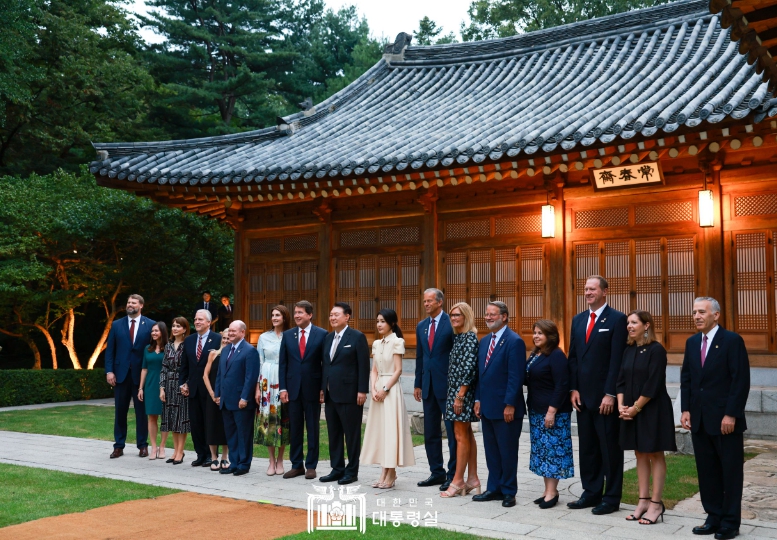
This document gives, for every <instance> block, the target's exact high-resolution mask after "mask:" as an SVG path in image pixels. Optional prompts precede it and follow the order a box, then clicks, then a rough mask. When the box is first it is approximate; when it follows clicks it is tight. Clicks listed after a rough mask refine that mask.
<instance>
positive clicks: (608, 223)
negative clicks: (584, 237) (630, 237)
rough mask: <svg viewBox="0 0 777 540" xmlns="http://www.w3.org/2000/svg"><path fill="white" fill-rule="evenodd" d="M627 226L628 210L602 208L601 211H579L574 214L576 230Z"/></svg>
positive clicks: (623, 208) (625, 208) (624, 208)
mask: <svg viewBox="0 0 777 540" xmlns="http://www.w3.org/2000/svg"><path fill="white" fill-rule="evenodd" d="M628 224H629V209H628V208H627V207H622V208H603V209H601V210H581V211H580V212H575V228H576V229H596V228H599V227H626V226H628Z"/></svg>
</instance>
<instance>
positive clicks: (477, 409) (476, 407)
mask: <svg viewBox="0 0 777 540" xmlns="http://www.w3.org/2000/svg"><path fill="white" fill-rule="evenodd" d="M474 409H475V416H477V417H478V418H480V402H479V401H476V402H475V407H474Z"/></svg>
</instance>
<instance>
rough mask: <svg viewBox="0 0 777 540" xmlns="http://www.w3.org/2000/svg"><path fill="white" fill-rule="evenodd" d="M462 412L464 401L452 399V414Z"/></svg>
mask: <svg viewBox="0 0 777 540" xmlns="http://www.w3.org/2000/svg"><path fill="white" fill-rule="evenodd" d="M463 410H464V400H460V399H454V400H453V412H454V413H455V414H461V412H462V411H463Z"/></svg>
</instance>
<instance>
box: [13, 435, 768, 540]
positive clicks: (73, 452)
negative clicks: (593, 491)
mask: <svg viewBox="0 0 777 540" xmlns="http://www.w3.org/2000/svg"><path fill="white" fill-rule="evenodd" d="M476 438H477V440H478V445H479V446H478V448H479V463H480V467H479V469H480V471H481V473H482V477H481V480H482V481H483V484H485V479H486V473H487V471H486V470H485V459H484V457H483V450H482V439H481V435H480V434H477V435H476ZM573 443H574V446H575V449H576V448H577V439H576V438H575V439H574V441H573ZM127 448H128V453H127V454H126V455H125V456H124V457H122V458H120V459H116V460H110V459H108V455H109V454H110V452H111V449H112V443H110V442H107V441H96V440H89V439H77V438H71V437H57V436H50V435H34V434H26V433H16V432H7V431H0V456H2V457H0V462H2V463H9V464H14V465H20V466H22V465H23V466H33V467H41V468H46V469H53V470H60V471H66V472H72V473H78V474H87V475H93V476H100V477H106V478H114V479H117V480H128V481H132V482H138V483H142V484H151V485H158V486H165V487H170V488H177V489H181V490H186V491H192V492H197V493H206V494H212V495H221V496H225V497H231V498H236V499H246V500H253V501H263V502H269V503H273V504H279V505H283V506H289V507H294V508H306V507H307V497H308V494H312V493H314V490H313V488H312V484H315V485H318V486H324V485H327V484H322V483H321V482H319V481H318V480H317V479H316V480H314V481H308V480H304V479H302V478H301V477H298V478H295V479H291V480H284V479H282V478H281V477H280V476H273V477H268V476H267V475H266V474H265V470H266V468H267V464H268V461H267V460H266V459H260V458H256V459H254V463H253V468H252V469H251V473H249V474H248V475H245V476H242V477H233V476H231V475H229V476H225V475H219V474H217V473H213V472H210V471H208V470H207V469H204V468H201V467H198V468H192V467H191V466H190V465H189V463H190V462H191V461H192V459H193V456H191V455H187V456H186V458H185V461H184V464H183V465H180V466H173V465H170V464H165V463H164V462H163V461H161V460H154V461H152V460H148V459H141V458H139V457H137V455H136V454H135V452H134V451H133V450H134V448H132V447H130V446H128V447H127ZM168 452H169V450H168ZM528 452H529V444H528V437H526V436H525V435H523V436H522V437H521V445H520V453H519V466H520V469H519V478H518V482H519V491H518V505H517V506H516V507H514V508H502V506H501V504H500V503H498V502H487V503H476V502H473V501H472V499H471V497H456V498H453V499H441V498H440V497H439V491H438V490H437V489H436V488H419V487H417V486H416V482H417V481H419V480H421V479H423V478H426V477H427V476H428V474H429V473H428V469H427V464H426V457H425V455H424V449H423V447H417V448H416V449H415V454H416V460H417V464H416V465H415V466H414V467H408V468H403V469H400V470H399V479H398V480H397V484H396V487H395V488H394V489H390V490H379V489H373V488H370V487H369V484H370V483H371V482H372V481H373V480H374V479H376V478H377V476H378V474H379V468H378V467H376V466H371V465H367V466H362V468H361V471H360V475H359V482H358V484H360V485H361V490H360V491H361V492H366V493H367V516H368V518H369V517H370V516H372V515H373V512H380V511H386V512H389V513H390V512H391V511H392V510H394V511H400V512H402V513H403V515H406V512H413V511H416V509H414V508H412V507H411V506H410V504H411V503H410V499H416V500H417V501H418V503H417V504H418V508H417V510H421V511H423V513H425V512H427V511H432V512H434V511H436V512H437V518H438V526H439V527H442V528H445V529H451V530H457V531H463V532H467V533H471V534H475V535H479V536H484V537H494V538H563V539H566V538H568V537H569V535H570V534H573V535H574V536H575V540H585V539H587V538H602V537H605V538H634V539H642V538H651V539H653V538H656V539H669V538H676V537H677V536H685V537H688V538H692V537H693V535H692V534H691V528H693V527H694V526H695V525H698V524H700V523H701V522H702V521H703V516H700V515H698V514H696V513H693V512H687V511H682V512H681V511H668V512H667V514H666V522H665V523H659V524H657V525H655V526H653V527H651V528H650V529H646V528H645V527H644V526H640V525H638V524H636V523H627V522H626V521H625V520H624V518H625V517H626V516H627V515H628V512H629V511H630V510H631V509H633V507H631V506H628V505H622V507H621V508H622V509H621V510H620V511H619V512H617V513H615V514H612V515H609V516H594V515H592V514H591V513H590V511H588V510H579V511H571V510H569V509H567V508H566V503H567V502H569V501H572V500H574V499H576V498H577V497H578V496H579V494H580V492H581V487H580V482H579V478H573V479H570V480H565V481H562V482H561V484H560V486H559V487H560V491H561V497H560V502H559V505H557V506H556V507H555V508H553V509H549V510H540V509H539V508H537V507H536V506H535V505H534V504H532V502H531V501H532V500H533V499H534V498H536V497H538V496H539V495H540V494H541V493H542V489H543V488H542V480H541V479H540V478H539V477H537V476H535V475H534V474H532V473H531V472H530V471H529V470H528ZM575 454H576V455H577V453H575ZM753 461H755V460H753ZM633 466H634V459H633V454H632V455H627V462H626V467H627V468H631V467H633ZM287 467H288V462H287ZM328 472H329V463H328V462H326V461H324V462H322V463H320V464H319V468H318V474H319V475H322V474H326V473H328ZM771 478H772V481H773V480H774V477H773V476H772V477H771ZM764 487H767V490H768V486H764ZM771 494H772V496H774V488H772V489H771ZM394 499H399V506H398V507H397V508H394ZM381 501H382V502H383V504H385V506H381ZM428 501H430V502H431V506H428V505H427V502H428ZM389 526H390V525H389ZM740 532H741V535H740V538H742V539H743V540H758V539H765V538H772V539H775V538H777V522H767V521H760V520H745V521H743V524H742V528H741V529H740Z"/></svg>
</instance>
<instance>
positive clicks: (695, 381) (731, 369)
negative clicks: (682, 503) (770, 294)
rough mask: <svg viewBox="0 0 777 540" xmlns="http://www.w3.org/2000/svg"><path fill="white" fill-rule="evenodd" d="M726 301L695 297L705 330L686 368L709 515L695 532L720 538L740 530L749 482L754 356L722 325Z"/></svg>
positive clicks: (684, 395)
mask: <svg viewBox="0 0 777 540" xmlns="http://www.w3.org/2000/svg"><path fill="white" fill-rule="evenodd" d="M719 317H720V304H719V303H718V301H717V300H715V299H714V298H709V297H702V298H697V299H696V300H695V301H694V302H693V322H694V323H695V324H696V329H697V330H699V333H698V334H695V335H693V336H691V337H689V338H688V340H687V341H686V342H685V356H684V358H683V367H682V370H681V372H680V405H681V408H682V411H683V414H682V417H681V419H680V423H681V424H682V426H683V427H684V428H685V429H688V430H690V431H691V439H692V441H693V451H694V454H695V456H696V470H697V471H698V473H699V474H698V476H699V494H700V495H701V504H702V506H704V511H705V512H707V520H706V521H705V523H704V525H701V526H699V527H694V529H693V533H694V534H713V533H714V534H715V538H716V539H718V540H724V539H729V538H734V537H735V536H737V535H738V534H739V524H740V522H741V520H742V484H743V482H744V465H743V464H744V440H743V439H744V437H743V435H742V433H743V432H744V431H745V430H746V429H747V423H746V422H745V404H746V403H747V396H748V394H749V393H750V361H749V359H748V357H747V350H746V349H745V342H744V341H743V340H742V338H741V337H740V336H739V334H735V333H734V332H729V331H728V330H726V329H724V328H721V327H720V326H719V325H718V318H719Z"/></svg>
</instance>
